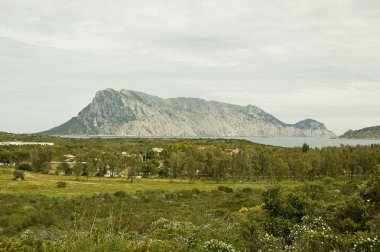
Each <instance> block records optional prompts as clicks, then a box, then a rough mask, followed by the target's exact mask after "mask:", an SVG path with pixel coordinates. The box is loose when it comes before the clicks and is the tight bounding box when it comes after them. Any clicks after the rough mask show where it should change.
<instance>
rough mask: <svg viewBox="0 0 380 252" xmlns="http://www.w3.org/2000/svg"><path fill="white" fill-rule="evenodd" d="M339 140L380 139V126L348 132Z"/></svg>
mask: <svg viewBox="0 0 380 252" xmlns="http://www.w3.org/2000/svg"><path fill="white" fill-rule="evenodd" d="M340 138H368V139H380V125H379V126H373V127H367V128H363V129H360V130H348V131H347V132H346V133H344V134H343V135H341V136H340Z"/></svg>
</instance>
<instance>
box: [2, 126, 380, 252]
mask: <svg viewBox="0 0 380 252" xmlns="http://www.w3.org/2000/svg"><path fill="white" fill-rule="evenodd" d="M0 136H1V138H0V139H1V141H7V140H22V141H45V142H54V143H55V145H54V146H45V147H43V146H38V147H37V146H1V147H0V163H2V164H3V166H4V167H3V168H1V167H0V181H7V180H8V181H12V178H13V179H14V178H16V177H17V178H18V179H19V180H20V181H14V182H12V183H10V182H9V183H8V184H9V185H11V186H10V187H9V188H8V187H7V186H6V185H5V186H0V205H1V208H0V251H380V211H379V210H380V167H379V165H378V164H380V146H379V145H372V146H356V147H350V146H341V147H328V148H322V149H312V148H309V147H308V146H307V145H304V146H303V147H302V148H280V147H273V146H264V145H257V144H253V143H250V142H247V141H241V140H211V139H65V138H53V137H42V136H30V135H11V134H5V133H4V134H0ZM152 148H162V149H163V151H162V152H161V153H158V152H155V151H153V150H152ZM122 152H123V153H124V155H122ZM65 154H72V155H75V156H76V158H75V160H76V164H75V165H74V166H73V167H71V166H69V165H64V163H65V162H62V163H60V166H63V167H60V168H59V169H58V168H57V170H56V171H55V172H57V173H58V172H61V173H60V174H63V173H64V174H65V175H61V176H59V175H43V174H41V173H48V172H49V171H51V168H50V162H51V161H52V160H54V161H63V160H64V158H65V157H64V155H65ZM9 166H11V167H9ZM13 166H14V167H13ZM60 169H61V170H60ZM62 171H63V172H62ZM106 173H108V174H109V175H110V176H111V178H101V177H102V176H104V174H106ZM123 174H124V175H125V176H126V177H127V178H125V179H123V178H117V177H118V176H119V175H123ZM112 176H114V177H115V178H112ZM138 176H142V177H145V178H143V179H139V180H136V179H137V177H138ZM49 178H51V179H49ZM22 179H25V180H22ZM76 180H79V181H76ZM30 181H32V182H33V183H32V184H28V183H30ZM38 181H42V182H41V183H45V185H44V186H43V185H42V184H37V182H38ZM87 181H88V182H87ZM110 181H115V183H113V184H112V185H109V184H108V183H111V182H110ZM131 182H132V183H131ZM153 184H154V185H155V186H151V189H148V188H149V186H150V185H153ZM23 185H27V186H25V187H22V186H23ZM144 185H147V187H143V186H144ZM169 185H171V186H170V187H169ZM74 186H81V187H80V189H79V190H78V189H74V190H76V192H75V193H73V191H72V190H73V188H74ZM13 187H20V188H21V189H19V190H14V188H13ZM49 188H50V189H49ZM75 188H76V187H75ZM78 188H79V187H78ZM93 188H97V189H96V190H97V193H88V192H89V191H86V190H90V192H93V191H92V190H93ZM131 188H134V189H133V190H132V189H131ZM139 188H140V189H141V190H139ZM48 189H49V190H52V191H53V192H59V191H61V192H65V191H66V192H68V193H67V194H62V195H61V194H58V193H53V194H51V193H49V192H50V191H49V190H48Z"/></svg>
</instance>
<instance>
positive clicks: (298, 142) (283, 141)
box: [64, 136, 380, 148]
mask: <svg viewBox="0 0 380 252" xmlns="http://www.w3.org/2000/svg"><path fill="white" fill-rule="evenodd" d="M64 137H69V138H92V137H100V138H148V139H149V138H158V139H181V138H182V139H183V138H188V139H197V138H198V139H199V138H212V139H218V138H221V139H245V140H249V141H251V142H254V143H259V144H266V145H274V146H282V147H297V146H302V145H303V144H304V143H307V144H308V145H309V146H310V147H311V148H316V147H317V148H322V147H327V146H340V145H352V146H355V145H358V144H359V145H371V144H380V140H371V139H330V138H312V137H141V136H139V137H137V136H64Z"/></svg>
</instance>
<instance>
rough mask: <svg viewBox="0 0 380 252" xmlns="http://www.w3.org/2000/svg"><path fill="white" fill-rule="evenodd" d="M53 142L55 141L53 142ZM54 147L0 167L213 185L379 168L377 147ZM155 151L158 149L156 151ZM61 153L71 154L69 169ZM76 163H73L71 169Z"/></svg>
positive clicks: (92, 143)
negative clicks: (214, 183)
mask: <svg viewBox="0 0 380 252" xmlns="http://www.w3.org/2000/svg"><path fill="white" fill-rule="evenodd" d="M53 140H54V139H53ZM58 142H59V144H55V145H54V146H2V147H0V163H1V164H2V165H3V166H9V165H15V166H16V167H18V168H19V169H22V170H31V171H36V172H42V173H48V172H50V171H51V167H52V165H51V161H53V160H54V161H56V162H58V163H60V164H59V165H58V167H56V170H55V172H56V173H58V174H66V175H76V176H77V178H79V177H80V176H86V177H87V178H88V177H91V176H98V177H99V178H100V177H102V176H105V175H107V176H110V177H116V176H124V177H128V178H129V179H131V180H133V179H134V178H135V177H136V176H142V177H162V178H171V179H189V180H190V181H192V180H195V179H202V180H214V181H224V180H230V181H249V180H257V179H271V180H283V179H300V180H305V179H307V180H314V179H317V178H321V177H339V176H346V177H351V178H352V177H357V176H363V177H368V176H371V175H372V174H373V169H374V167H376V165H378V164H380V145H377V144H375V145H371V146H340V147H325V148H321V149H318V148H315V149H313V148H309V146H308V145H306V144H304V146H302V147H297V148H283V147H274V146H265V145H258V144H254V143H251V142H248V141H243V140H223V139H215V140H211V139H194V140H191V139H74V140H73V139H61V138H59V141H58ZM153 147H159V148H162V149H163V151H162V152H160V153H158V152H155V151H154V150H153ZM65 154H72V155H75V159H74V160H73V161H74V162H72V163H71V164H70V165H69V164H68V163H67V162H65V156H64V155H65ZM73 164H74V165H73Z"/></svg>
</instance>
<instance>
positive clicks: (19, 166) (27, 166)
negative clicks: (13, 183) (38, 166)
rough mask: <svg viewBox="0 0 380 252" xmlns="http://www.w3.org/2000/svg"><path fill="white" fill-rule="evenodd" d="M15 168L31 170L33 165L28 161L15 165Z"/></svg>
mask: <svg viewBox="0 0 380 252" xmlns="http://www.w3.org/2000/svg"><path fill="white" fill-rule="evenodd" d="M17 170H23V171H32V170H33V167H32V166H31V165H30V164H28V163H22V164H19V165H18V166H17Z"/></svg>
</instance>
